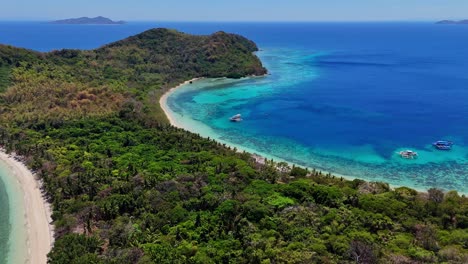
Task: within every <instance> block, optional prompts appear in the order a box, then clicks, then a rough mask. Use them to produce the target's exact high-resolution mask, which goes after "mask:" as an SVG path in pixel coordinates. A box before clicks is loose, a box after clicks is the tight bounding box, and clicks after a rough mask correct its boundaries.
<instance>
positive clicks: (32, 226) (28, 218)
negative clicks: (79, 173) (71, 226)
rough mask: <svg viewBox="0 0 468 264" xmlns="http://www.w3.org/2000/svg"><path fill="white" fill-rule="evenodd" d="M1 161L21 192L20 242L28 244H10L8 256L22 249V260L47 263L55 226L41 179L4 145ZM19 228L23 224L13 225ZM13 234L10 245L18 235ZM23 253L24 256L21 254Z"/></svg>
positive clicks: (11, 180) (40, 263)
mask: <svg viewBox="0 0 468 264" xmlns="http://www.w3.org/2000/svg"><path fill="white" fill-rule="evenodd" d="M0 161H1V162H2V163H3V164H4V165H5V169H6V171H7V174H8V175H7V177H10V179H9V181H10V182H15V183H17V185H18V186H17V187H18V188H17V189H19V190H20V192H21V193H20V194H19V195H20V196H21V197H22V203H20V205H21V206H22V207H23V208H21V209H22V212H21V213H22V214H23V216H24V228H25V230H24V231H25V232H24V233H25V234H24V235H25V239H26V241H21V243H22V244H23V245H24V244H25V245H26V246H27V249H22V248H15V247H13V249H14V251H13V252H12V251H11V248H10V252H9V253H8V255H9V259H11V258H15V257H16V258H17V257H18V256H15V255H14V253H17V254H19V253H23V256H22V259H23V260H24V261H25V263H31V264H36V263H38V264H46V263H47V254H48V253H49V252H50V251H51V249H52V246H53V243H54V227H53V225H52V224H51V222H52V217H51V216H52V207H51V204H49V203H48V202H47V201H46V199H45V197H44V195H43V192H42V190H41V186H42V183H41V182H40V181H39V180H37V179H36V178H35V175H34V174H33V173H32V172H31V171H30V170H29V169H28V168H27V167H26V166H25V165H24V164H23V163H22V162H21V161H20V159H19V158H18V157H17V156H15V155H14V154H11V155H10V154H7V153H6V152H5V151H4V149H0ZM9 198H10V199H11V198H13V197H9ZM10 204H11V203H10ZM13 210H18V208H14V209H10V211H11V212H12V211H13ZM11 212H10V215H11V214H12V213H11ZM10 219H11V218H10ZM21 228H23V226H19V227H15V228H12V229H21ZM15 234H17V233H10V237H9V244H10V245H11V244H15V243H14V241H15V239H17V238H15V237H14V236H15ZM21 250H22V252H21ZM26 250H27V251H26ZM24 253H26V254H27V256H24ZM13 263H16V262H13Z"/></svg>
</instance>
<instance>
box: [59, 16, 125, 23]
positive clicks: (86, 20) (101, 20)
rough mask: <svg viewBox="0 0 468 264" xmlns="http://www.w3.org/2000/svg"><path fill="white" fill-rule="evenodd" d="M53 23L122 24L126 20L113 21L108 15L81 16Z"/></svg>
mask: <svg viewBox="0 0 468 264" xmlns="http://www.w3.org/2000/svg"><path fill="white" fill-rule="evenodd" d="M50 23H51V24H65V25H122V24H125V23H126V22H125V21H112V20H111V19H109V18H107V17H102V16H98V17H93V18H89V17H80V18H69V19H62V20H55V21H51V22H50Z"/></svg>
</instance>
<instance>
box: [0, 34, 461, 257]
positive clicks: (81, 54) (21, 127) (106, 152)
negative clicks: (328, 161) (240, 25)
mask: <svg viewBox="0 0 468 264" xmlns="http://www.w3.org/2000/svg"><path fill="white" fill-rule="evenodd" d="M256 50H257V47H256V45H255V44H254V43H253V42H251V41H249V40H247V39H245V38H243V37H241V36H238V35H233V34H227V33H224V32H218V33H215V34H213V35H210V36H191V35H187V34H184V33H180V32H176V31H173V30H167V29H154V30H149V31H147V32H144V33H142V34H139V35H136V36H133V37H130V38H127V39H125V40H122V41H118V42H115V43H112V44H109V45H106V46H104V47H101V48H98V49H95V50H88V51H81V50H59V51H53V52H49V53H39V52H34V51H29V50H24V49H18V48H14V47H10V46H0V91H1V94H0V145H2V146H3V147H4V148H5V150H6V151H8V152H15V153H17V154H19V155H20V156H21V157H22V159H23V161H24V162H25V163H26V164H27V165H28V166H29V167H30V168H31V169H32V170H33V171H34V172H36V175H37V177H38V178H40V179H41V180H42V181H43V182H44V187H43V188H44V191H45V193H46V195H47V197H48V199H49V201H50V202H51V203H52V205H53V220H54V225H55V231H56V232H55V235H56V242H55V245H54V248H53V250H52V252H51V253H50V254H49V256H48V259H49V262H50V263H57V264H62V263H64V264H78V263H109V264H110V263H264V264H266V263H467V262H468V198H466V197H465V196H463V195H459V194H458V193H457V192H456V191H446V192H443V191H441V190H438V189H430V190H428V192H426V193H420V192H416V191H415V190H412V189H409V188H406V187H401V188H396V189H390V188H389V186H388V184H385V183H371V182H364V181H362V180H354V181H348V180H345V179H342V178H339V177H335V176H333V175H330V174H323V173H321V172H319V171H315V170H308V169H304V168H300V167H296V166H293V167H289V166H288V164H285V163H275V162H273V161H268V162H266V164H259V163H256V162H255V160H254V159H253V158H252V157H251V155H250V154H248V153H239V152H236V151H235V150H233V149H230V148H229V147H226V146H225V145H222V144H219V143H217V142H215V141H213V140H210V139H207V138H202V137H200V136H199V135H196V134H193V133H190V132H187V131H184V130H181V129H177V128H174V127H172V126H170V125H169V124H168V123H167V120H166V118H165V117H164V115H163V114H162V112H161V110H160V108H159V106H158V99H159V96H160V95H161V93H163V92H164V91H165V89H167V88H168V87H172V86H174V85H176V84H178V83H181V82H183V81H185V80H188V79H192V78H195V77H233V78H238V77H242V76H248V75H262V74H265V73H266V70H265V69H264V68H263V67H262V65H261V62H260V61H259V59H258V58H257V57H256V56H255V55H254V54H252V53H253V52H254V51H256ZM279 167H280V168H282V169H280V170H279V169H278V168H279Z"/></svg>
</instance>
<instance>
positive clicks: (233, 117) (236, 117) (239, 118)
mask: <svg viewBox="0 0 468 264" xmlns="http://www.w3.org/2000/svg"><path fill="white" fill-rule="evenodd" d="M229 120H231V122H240V121H242V116H241V114H237V115H234V116H232V117H231V118H229Z"/></svg>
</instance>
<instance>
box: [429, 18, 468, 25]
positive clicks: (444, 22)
mask: <svg viewBox="0 0 468 264" xmlns="http://www.w3.org/2000/svg"><path fill="white" fill-rule="evenodd" d="M436 24H441V25H468V19H465V20H442V21H439V22H437V23H436Z"/></svg>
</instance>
